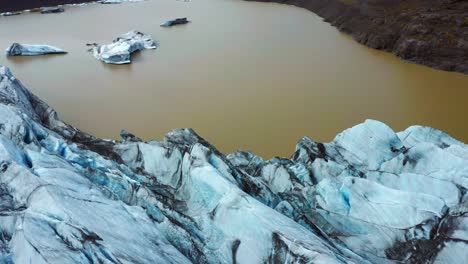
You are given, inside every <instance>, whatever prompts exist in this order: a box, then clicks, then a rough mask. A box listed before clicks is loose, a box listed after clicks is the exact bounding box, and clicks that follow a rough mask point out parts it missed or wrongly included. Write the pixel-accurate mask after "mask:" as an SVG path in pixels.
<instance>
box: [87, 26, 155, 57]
mask: <svg viewBox="0 0 468 264" xmlns="http://www.w3.org/2000/svg"><path fill="white" fill-rule="evenodd" d="M157 47H158V44H157V43H156V42H155V41H154V40H153V39H152V38H151V36H149V35H147V34H144V33H142V32H139V31H136V30H133V31H130V32H127V33H125V34H123V35H122V36H120V37H118V38H116V39H115V40H114V41H113V43H112V44H108V45H96V46H95V47H93V48H92V49H91V52H92V53H93V55H94V57H95V58H96V59H99V60H102V61H104V62H105V63H110V64H127V63H131V60H130V55H131V53H133V52H136V51H140V50H144V49H156V48H157Z"/></svg>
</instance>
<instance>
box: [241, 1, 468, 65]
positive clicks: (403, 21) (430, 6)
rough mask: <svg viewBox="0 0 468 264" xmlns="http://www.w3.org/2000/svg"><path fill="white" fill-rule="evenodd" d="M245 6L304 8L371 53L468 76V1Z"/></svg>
mask: <svg viewBox="0 0 468 264" xmlns="http://www.w3.org/2000/svg"><path fill="white" fill-rule="evenodd" d="M246 1H255V2H273V3H279V4H287V5H293V6H297V7H301V8H305V9H307V10H309V11H312V12H313V13H315V14H317V15H318V16H320V17H322V18H323V19H324V21H325V22H327V23H330V24H331V25H332V26H334V27H336V28H337V29H338V30H339V31H341V32H343V33H346V34H348V35H350V36H352V37H353V39H354V40H356V41H357V42H359V43H361V44H364V45H366V46H368V47H370V48H374V49H378V50H383V51H387V52H391V53H393V54H394V55H396V56H398V57H399V58H401V59H403V60H405V61H407V62H410V63H416V64H422V65H425V66H428V67H431V68H435V69H438V70H444V71H453V72H460V73H464V74H468V52H467V50H468V35H467V34H466V32H468V17H467V16H466V12H467V10H468V2H467V1H453V0H451V1H438V0H429V1H421V0H410V1H402V0H398V1H392V0H378V1H372V2H370V1H367V0H356V1H348V0H246ZM369 2H370V3H369Z"/></svg>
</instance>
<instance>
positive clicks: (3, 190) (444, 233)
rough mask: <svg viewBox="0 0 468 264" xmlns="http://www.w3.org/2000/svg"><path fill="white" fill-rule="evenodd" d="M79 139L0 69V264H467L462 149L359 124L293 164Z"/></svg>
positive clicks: (466, 166)
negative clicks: (1, 263)
mask: <svg viewBox="0 0 468 264" xmlns="http://www.w3.org/2000/svg"><path fill="white" fill-rule="evenodd" d="M121 135H122V137H123V138H124V140H123V141H115V140H104V139H99V138H95V137H93V136H91V135H88V134H86V133H84V132H82V131H80V130H78V129H76V128H74V127H72V126H70V125H68V124H66V123H64V122H62V121H61V120H60V119H59V118H58V116H57V113H56V112H55V111H54V110H53V109H52V108H50V107H49V106H48V105H47V104H46V103H44V102H43V101H41V100H40V99H39V98H37V97H36V96H34V95H33V94H31V93H30V92H29V91H28V90H27V89H26V88H25V87H24V86H23V85H22V84H21V83H20V82H19V81H18V80H17V79H16V78H15V77H14V76H13V75H12V73H11V72H10V71H9V70H8V69H7V68H5V67H1V68H0V197H1V199H0V234H1V235H0V262H3V263H30V262H32V263H190V262H192V263H312V262H313V263H401V262H405V263H426V262H427V263H464V262H466V260H467V259H468V250H467V249H468V242H467V241H468V227H467V226H468V216H467V212H468V194H467V192H466V188H467V187H468V146H467V145H465V144H463V143H462V142H459V141H457V140H455V139H453V138H451V137H450V136H448V135H447V134H445V133H443V132H441V131H438V130H436V129H432V128H428V127H419V126H414V127H410V128H408V129H407V130H405V131H403V132H400V133H395V132H393V131H392V130H391V129H390V128H389V127H388V126H386V125H385V124H383V123H380V122H378V121H373V120H368V121H366V122H365V123H363V124H360V125H357V126H356V127H353V128H350V129H348V130H346V131H344V132H343V133H341V134H339V135H338V136H337V137H336V138H335V140H333V141H332V142H330V143H317V142H314V141H312V140H311V139H309V138H304V139H302V140H301V141H300V142H299V143H298V145H297V148H296V152H295V153H294V154H293V155H292V158H291V159H284V158H274V159H272V160H269V161H265V160H263V159H262V158H260V157H258V156H256V155H255V154H253V153H250V152H245V151H239V152H235V153H232V154H230V155H228V156H224V155H223V154H222V153H220V152H219V151H218V150H217V149H216V148H215V147H214V146H212V145H210V144H209V143H208V142H207V141H205V140H204V139H203V138H201V137H200V136H198V135H197V134H196V133H195V132H194V131H193V130H191V129H178V130H174V131H172V132H170V133H168V134H167V135H166V136H165V138H164V140H162V141H160V142H158V141H149V142H145V141H142V140H141V139H140V138H138V137H136V136H135V135H133V134H131V133H130V132H127V131H122V133H121Z"/></svg>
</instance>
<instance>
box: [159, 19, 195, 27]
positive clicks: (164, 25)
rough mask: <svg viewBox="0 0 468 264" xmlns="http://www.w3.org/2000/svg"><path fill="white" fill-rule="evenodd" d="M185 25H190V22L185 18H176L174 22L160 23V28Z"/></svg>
mask: <svg viewBox="0 0 468 264" xmlns="http://www.w3.org/2000/svg"><path fill="white" fill-rule="evenodd" d="M187 23H190V21H188V20H187V18H186V17H183V18H176V19H174V20H169V21H166V22H164V23H162V24H161V27H172V26H175V25H183V24H187Z"/></svg>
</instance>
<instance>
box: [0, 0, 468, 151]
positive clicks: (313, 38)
mask: <svg viewBox="0 0 468 264" xmlns="http://www.w3.org/2000/svg"><path fill="white" fill-rule="evenodd" d="M176 17H188V18H189V19H190V20H191V21H193V22H192V23H190V24H188V25H183V26H178V27H174V28H160V27H159V24H160V23H162V22H164V21H166V20H169V19H173V18H176ZM131 29H137V30H141V31H143V32H145V33H149V34H151V35H152V36H153V37H154V38H155V39H156V40H158V41H159V42H160V44H161V47H160V48H159V49H157V50H146V51H143V52H141V53H140V54H136V55H135V56H134V57H133V64H132V65H126V66H113V65H106V64H104V63H101V62H100V61H97V60H96V59H94V58H93V57H92V56H91V54H88V53H87V52H86V50H87V48H88V47H86V46H85V43H89V42H98V43H109V42H110V41H111V40H112V39H113V38H114V37H116V36H118V35H120V34H122V33H125V32H127V31H129V30H131ZM0 36H2V37H1V38H0V47H4V48H6V47H7V46H8V45H9V44H11V42H23V43H34V44H39V43H46V44H50V45H55V46H58V47H61V48H64V49H66V50H67V51H69V54H67V55H64V56H45V57H36V58H31V57H27V58H26V57H18V58H11V59H10V58H8V59H7V58H6V57H4V56H0V64H3V65H7V66H9V67H11V68H12V70H13V71H14V73H15V74H16V75H17V77H18V78H20V79H21V80H22V81H23V83H24V84H25V85H26V86H27V87H29V88H30V89H31V90H32V91H33V92H34V93H36V94H37V95H38V96H40V97H41V98H43V99H44V100H45V101H47V102H48V103H49V104H51V105H52V106H53V107H54V108H56V110H57V111H58V112H59V113H60V115H61V117H62V118H63V119H64V120H66V121H67V122H69V123H71V124H73V125H75V126H77V127H79V128H81V129H83V130H85V131H88V132H91V133H93V134H95V135H97V136H100V137H107V138H109V137H111V138H117V135H118V133H119V131H120V129H122V128H125V129H127V130H129V131H132V132H133V133H135V134H137V135H138V136H140V137H143V138H145V139H160V138H161V137H162V136H163V135H164V134H165V133H167V132H168V131H169V130H171V129H173V128H178V127H192V128H194V129H195V130H196V131H197V132H198V133H199V134H200V135H202V136H204V137H205V138H206V139H208V140H209V141H210V142H211V143H213V144H214V145H215V146H218V147H219V148H220V149H221V151H223V152H226V153H227V152H230V151H233V150H235V149H239V148H241V149H248V150H253V151H255V152H256V153H258V154H261V155H263V156H265V157H271V156H273V155H281V156H289V155H290V154H291V153H292V152H293V150H294V146H295V143H296V142H297V140H299V139H300V138H301V137H303V136H309V137H311V138H312V139H315V140H318V141H329V140H331V139H332V138H333V137H334V135H335V134H337V133H338V132H340V131H342V130H343V129H345V128H348V127H350V126H353V125H355V124H357V123H360V122H362V121H363V120H364V119H366V118H373V119H378V120H381V121H384V122H386V123H388V124H389V125H391V126H392V127H393V128H395V129H396V130H401V129H404V128H406V127H407V126H409V125H412V124H423V125H429V126H433V127H436V128H440V129H442V130H444V131H446V132H449V133H450V134H451V135H453V136H455V137H457V138H459V139H461V140H463V141H465V142H466V141H468V122H466V115H467V114H468V104H467V99H468V76H467V75H462V74H457V73H448V72H442V71H437V70H433V69H430V68H426V67H423V66H418V65H412V64H408V63H405V62H403V61H401V60H399V59H397V58H395V57H394V56H392V55H391V54H386V53H382V52H379V51H375V50H371V49H368V48H366V47H364V46H362V45H359V44H357V43H355V42H354V41H353V40H351V39H350V38H349V37H346V36H344V35H342V34H340V33H339V32H337V31H336V30H335V29H334V28H332V27H331V26H329V25H328V24H326V23H324V22H322V21H321V19H320V18H319V17H317V16H315V15H314V14H313V13H310V12H308V11H306V10H302V9H299V8H295V7H289V6H284V5H277V4H262V3H251V2H242V1H237V0H194V1H192V2H189V3H186V2H179V1H172V0H157V1H156V0H155V1H149V2H142V3H134V4H122V5H106V6H104V5H92V6H88V7H81V8H78V7H73V8H68V10H67V11H66V12H65V13H63V14H54V15H40V14H26V15H21V16H15V17H8V18H0Z"/></svg>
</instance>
